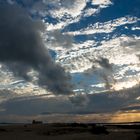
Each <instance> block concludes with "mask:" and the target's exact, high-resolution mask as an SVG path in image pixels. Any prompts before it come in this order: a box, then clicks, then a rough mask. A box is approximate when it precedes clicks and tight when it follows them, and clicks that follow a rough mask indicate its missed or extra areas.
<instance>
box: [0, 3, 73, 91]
mask: <svg viewBox="0 0 140 140" xmlns="http://www.w3.org/2000/svg"><path fill="white" fill-rule="evenodd" d="M43 30H44V25H43V23H42V22H40V21H34V20H33V19H31V18H30V17H29V16H28V14H27V13H26V12H25V11H24V10H23V9H21V8H20V7H18V6H17V5H8V4H7V5H6V4H1V5H0V61H1V62H2V63H5V64H7V66H8V67H9V69H11V70H12V71H13V73H14V74H15V75H16V76H20V77H22V78H24V79H26V80H30V78H29V76H28V74H27V72H28V71H29V70H31V69H34V70H35V71H37V72H38V84H39V85H40V86H42V87H44V88H46V89H49V90H50V91H52V92H53V93H54V94H70V93H72V91H71V88H72V86H71V84H70V76H69V75H68V74H67V73H65V71H64V69H63V68H62V67H61V66H59V65H58V64H56V63H55V62H54V61H53V60H52V59H51V57H50V55H49V53H48V51H47V49H46V48H45V46H44V44H43V42H42V38H41V31H43Z"/></svg>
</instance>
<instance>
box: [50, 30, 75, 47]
mask: <svg viewBox="0 0 140 140" xmlns="http://www.w3.org/2000/svg"><path fill="white" fill-rule="evenodd" d="M48 39H49V40H50V43H51V44H52V45H53V46H54V47H65V48H70V47H72V45H73V38H72V36H71V35H68V34H64V33H63V32H61V30H53V31H51V32H49V33H48Z"/></svg>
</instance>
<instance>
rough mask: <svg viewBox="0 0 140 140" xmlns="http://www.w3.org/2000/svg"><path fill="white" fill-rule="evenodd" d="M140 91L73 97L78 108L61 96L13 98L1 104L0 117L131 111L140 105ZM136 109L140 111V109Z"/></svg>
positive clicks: (129, 90) (127, 90)
mask: <svg viewBox="0 0 140 140" xmlns="http://www.w3.org/2000/svg"><path fill="white" fill-rule="evenodd" d="M139 90H140V88H139V87H135V88H130V89H126V90H121V91H110V92H109V91H108V92H102V93H98V94H90V95H89V94H88V95H77V96H73V97H72V100H73V102H74V103H75V104H76V105H77V106H76V107H75V106H74V105H73V103H71V102H70V101H69V100H68V98H62V97H60V96H59V97H54V98H45V96H44V97H43V96H38V97H37V96H36V97H32V98H31V97H30V98H29V97H27V98H25V97H19V98H13V99H10V100H7V101H5V102H3V103H1V104H0V105H1V108H3V111H2V112H0V115H8V114H18V115H38V114H41V113H43V114H56V113H58V114H69V115H70V114H75V115H76V114H84V113H85V114H90V113H107V112H114V111H119V110H122V109H125V110H126V111H127V109H128V110H130V109H129V108H127V107H128V106H134V105H135V104H138V103H139V101H137V100H135V99H136V98H137V97H139ZM0 93H1V92H0ZM85 98H86V101H85ZM81 103H82V105H81ZM132 109H133V108H132ZM135 109H138V110H139V107H136V108H135ZM4 110H5V111H4Z"/></svg>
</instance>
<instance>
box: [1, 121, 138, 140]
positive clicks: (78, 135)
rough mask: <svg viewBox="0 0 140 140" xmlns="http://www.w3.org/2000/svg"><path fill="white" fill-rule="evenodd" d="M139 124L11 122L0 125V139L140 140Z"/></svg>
mask: <svg viewBox="0 0 140 140" xmlns="http://www.w3.org/2000/svg"><path fill="white" fill-rule="evenodd" d="M139 128H140V127H139V125H137V126H136V127H135V126H124V127H122V126H117V125H104V126H95V125H91V124H84V125H82V124H80V125H79V124H18V125H16V124H13V125H5V126H0V140H140V129H139Z"/></svg>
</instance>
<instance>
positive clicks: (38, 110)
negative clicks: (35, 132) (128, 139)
mask: <svg viewBox="0 0 140 140" xmlns="http://www.w3.org/2000/svg"><path fill="white" fill-rule="evenodd" d="M139 7H140V1H139V0H133V1H132V0H53V1H52V0H0V122H31V120H33V119H37V120H43V121H45V122H64V121H65V122H133V121H140V94H139V91H140V48H139V47H140V10H139Z"/></svg>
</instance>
